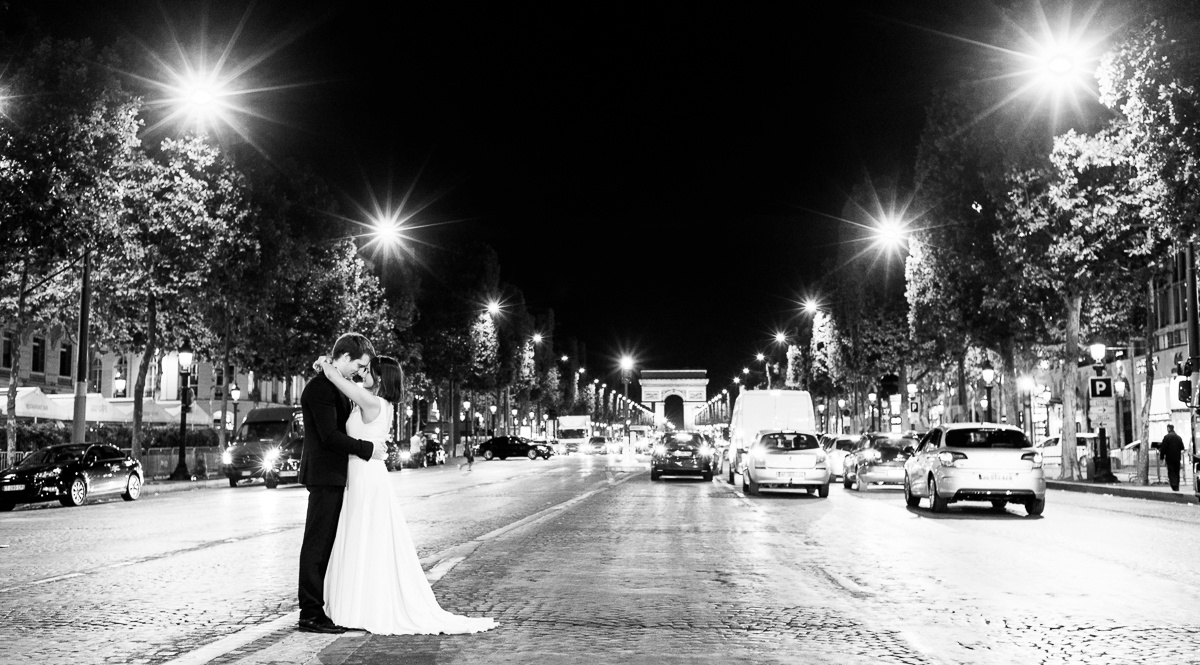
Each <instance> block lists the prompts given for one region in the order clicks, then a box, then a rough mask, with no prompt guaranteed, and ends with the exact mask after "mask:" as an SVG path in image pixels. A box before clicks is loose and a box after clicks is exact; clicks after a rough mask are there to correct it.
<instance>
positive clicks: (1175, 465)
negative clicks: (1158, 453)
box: [1167, 458, 1183, 490]
mask: <svg viewBox="0 0 1200 665" xmlns="http://www.w3.org/2000/svg"><path fill="white" fill-rule="evenodd" d="M1181 466H1183V464H1182V463H1181V460H1180V459H1178V458H1176V459H1174V460H1171V459H1169V458H1168V459H1167V480H1168V481H1169V482H1170V483H1171V489H1173V490H1178V489H1179V469H1180V467H1181Z"/></svg>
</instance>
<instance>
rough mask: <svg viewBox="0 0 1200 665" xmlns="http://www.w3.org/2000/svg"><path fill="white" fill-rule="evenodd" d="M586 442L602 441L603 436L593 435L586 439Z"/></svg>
mask: <svg viewBox="0 0 1200 665" xmlns="http://www.w3.org/2000/svg"><path fill="white" fill-rule="evenodd" d="M588 443H604V437H602V436H593V437H592V438H591V439H589V440H588Z"/></svg>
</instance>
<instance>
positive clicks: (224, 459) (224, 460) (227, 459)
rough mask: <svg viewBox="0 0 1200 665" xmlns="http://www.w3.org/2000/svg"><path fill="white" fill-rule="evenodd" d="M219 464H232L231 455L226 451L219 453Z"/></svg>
mask: <svg viewBox="0 0 1200 665" xmlns="http://www.w3.org/2000/svg"><path fill="white" fill-rule="evenodd" d="M221 464H233V453H231V452H229V451H228V450H226V451H225V452H223V453H221Z"/></svg>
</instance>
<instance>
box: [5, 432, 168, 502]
mask: <svg viewBox="0 0 1200 665" xmlns="http://www.w3.org/2000/svg"><path fill="white" fill-rule="evenodd" d="M144 481H145V476H144V475H143V472H142V463H141V462H139V461H137V460H135V459H133V458H132V457H130V456H129V455H126V454H125V453H123V452H121V449H119V448H117V447H116V446H110V445H108V444H98V443H97V444H90V443H65V444H60V445H56V446H47V447H45V448H42V449H40V450H37V451H35V452H33V453H31V454H29V455H28V456H26V457H25V459H23V460H21V461H20V462H19V463H17V465H16V466H15V467H13V468H11V469H8V470H6V471H4V472H0V511H8V510H12V509H13V508H14V507H15V506H16V505H17V504H18V503H38V502H41V501H55V500H57V501H58V502H59V503H61V504H62V505H64V506H81V505H83V503H84V502H85V501H87V500H88V497H93V496H101V495H105V494H120V495H121V498H122V499H125V500H126V501H136V500H137V498H138V497H140V496H141V495H142V483H143V482H144Z"/></svg>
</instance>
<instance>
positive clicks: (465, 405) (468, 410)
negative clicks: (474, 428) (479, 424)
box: [463, 400, 475, 445]
mask: <svg viewBox="0 0 1200 665" xmlns="http://www.w3.org/2000/svg"><path fill="white" fill-rule="evenodd" d="M463 413H464V414H467V415H470V414H471V403H470V402H469V401H466V400H463ZM463 420H466V421H467V445H471V444H470V441H471V425H472V423H474V422H475V420H474V418H463Z"/></svg>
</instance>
